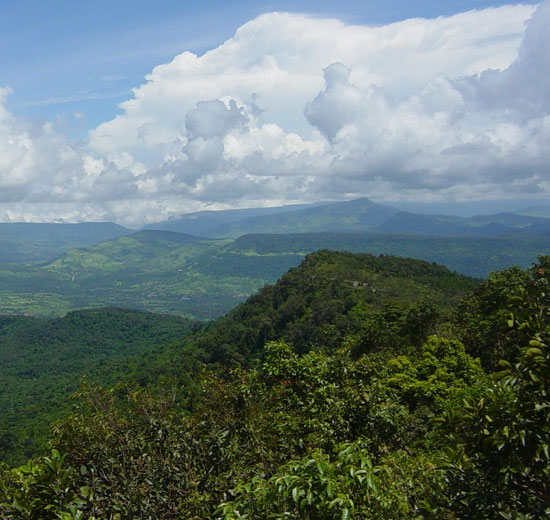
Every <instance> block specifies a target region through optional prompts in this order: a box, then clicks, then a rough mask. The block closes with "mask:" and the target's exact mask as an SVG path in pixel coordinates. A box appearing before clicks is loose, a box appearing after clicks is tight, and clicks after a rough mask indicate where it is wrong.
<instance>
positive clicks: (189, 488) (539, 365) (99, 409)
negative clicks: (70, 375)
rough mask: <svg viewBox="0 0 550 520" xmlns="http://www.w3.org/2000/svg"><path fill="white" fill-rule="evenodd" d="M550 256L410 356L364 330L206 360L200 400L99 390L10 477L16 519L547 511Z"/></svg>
mask: <svg viewBox="0 0 550 520" xmlns="http://www.w3.org/2000/svg"><path fill="white" fill-rule="evenodd" d="M549 267H550V259H548V258H542V259H541V261H540V263H539V264H538V265H536V266H534V267H533V268H532V269H531V270H529V271H528V272H526V273H523V274H521V276H518V273H517V272H516V271H505V272H502V273H500V274H498V275H495V276H493V277H492V278H491V279H489V280H488V281H487V282H486V284H485V285H484V286H482V287H481V288H480V289H479V290H477V291H476V293H475V294H474V295H472V296H470V299H468V300H465V304H464V305H466V307H464V308H467V309H468V310H469V313H468V314H467V315H466V316H465V317H464V316H463V317H461V318H460V319H458V320H457V321H456V322H455V323H450V324H449V325H448V327H447V328H446V329H445V328H441V329H440V334H439V335H437V336H431V337H429V338H428V339H427V340H426V341H423V342H421V343H419V344H414V343H410V344H406V343H404V344H403V346H402V349H400V350H401V351H399V350H396V349H395V345H391V347H390V348H385V347H384V346H382V347H380V346H375V347H373V348H372V349H371V350H368V349H365V348H363V349H358V348H357V344H358V342H359V343H360V342H361V337H360V334H359V335H358V334H357V333H356V332H353V334H350V335H348V336H346V337H343V339H342V341H341V345H340V346H339V347H333V348H330V349H324V350H323V349H317V350H315V349H314V350H310V351H309V352H306V353H303V354H300V353H298V352H296V350H295V349H294V348H293V346H292V345H291V344H289V343H285V342H283V341H279V342H274V343H270V344H268V345H267V346H266V347H265V352H264V356H263V359H262V360H261V362H258V363H257V364H256V366H255V367H253V368H249V369H245V368H239V367H234V368H232V369H227V368H223V367H220V368H219V369H218V370H213V369H205V370H204V371H203V372H202V375H201V382H200V386H199V389H198V391H196V393H194V394H193V395H192V396H190V397H192V399H191V401H192V402H193V406H192V407H191V409H189V411H188V412H187V413H182V412H181V411H179V410H178V408H177V407H176V406H175V403H174V395H175V393H174V392H172V390H171V389H170V388H167V389H165V391H164V392H162V393H159V392H157V393H156V394H155V395H152V394H151V393H149V392H147V391H145V390H142V389H141V390H135V389H134V390H132V389H128V388H123V387H119V388H114V389H112V390H102V389H100V388H83V389H82V391H81V393H80V395H79V396H77V400H76V404H75V411H74V413H73V414H72V415H71V416H70V417H69V418H68V419H67V420H66V421H65V422H63V423H61V424H59V425H58V426H57V428H56V429H55V432H54V437H53V440H52V447H54V451H52V453H51V455H50V456H48V457H43V458H41V459H38V460H35V461H32V462H29V463H28V464H27V465H25V466H22V467H20V468H17V469H13V470H7V471H6V472H5V473H4V478H3V481H2V488H1V492H0V494H1V497H2V498H1V502H3V503H2V505H1V506H0V511H1V513H2V518H20V519H34V518H41V519H42V518H45V519H49V518H52V519H63V520H69V519H86V520H91V519H93V518H96V519H116V518H118V519H121V520H122V519H131V518H140V519H169V518H181V519H183V518H185V519H214V518H216V519H223V520H235V519H238V518H248V519H281V520H282V519H286V518H297V519H304V520H305V519H307V520H320V519H323V520H324V519H329V520H330V519H338V520H340V519H357V520H359V519H365V518H369V519H380V520H382V519H420V518H422V519H440V520H453V519H462V518H464V519H466V518H480V519H502V518H505V519H516V520H520V519H521V520H524V519H539V518H546V517H548V515H550V488H549V485H548V482H550V457H549V446H550V426H549V425H550V420H549V419H550V399H549V389H548V385H549V383H550V377H549V374H550V346H549V342H550V320H549V317H550V316H549V296H550V292H549V279H550V269H549ZM496 286H499V287H501V290H500V292H499V291H496V290H495V287H496ZM483 313H485V314H483ZM501 319H505V320H506V321H505V323H504V324H501V323H500V320H501ZM480 323H483V324H484V326H485V328H481V331H485V332H486V333H489V331H490V334H493V335H494V336H487V337H486V344H487V348H488V351H487V352H481V354H482V355H481V356H480V357H481V358H482V359H481V361H483V366H485V370H484V369H483V368H482V364H481V363H480V360H479V359H477V358H476V357H473V356H472V355H471V353H474V354H476V355H479V354H480V352H479V348H480V345H481V344H482V343H480V340H481V339H482V338H481V336H480V335H479V334H477V335H475V334H473V330H474V329H475V327H476V324H480ZM497 325H498V326H497ZM445 331H446V332H445ZM478 332H479V330H478ZM450 336H452V337H450ZM456 336H459V337H461V338H462V339H463V342H460V341H458V340H457V339H456ZM497 347H498V349H500V350H498V351H499V352H503V353H505V356H506V358H507V359H505V360H503V361H502V362H501V363H500V364H496V363H495V364H494V366H495V370H491V366H492V365H491V364H492V363H493V357H494V355H495V352H496V350H495V349H496V348H497ZM176 391H177V389H176ZM60 453H62V454H63V455H60Z"/></svg>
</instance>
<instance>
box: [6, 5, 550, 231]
mask: <svg viewBox="0 0 550 520" xmlns="http://www.w3.org/2000/svg"><path fill="white" fill-rule="evenodd" d="M526 21H527V24H525V22H526ZM549 24H550V0H546V1H545V2H544V3H542V4H540V5H539V6H538V7H537V8H536V9H535V8H534V7H533V6H529V5H514V6H504V7H499V8H493V9H486V10H483V11H471V12H467V13H462V14H458V15H455V16H451V17H440V18H437V19H433V20H425V19H413V20H406V21H403V22H399V23H394V24H390V25H387V26H382V27H366V26H350V25H346V24H344V23H343V22H341V21H338V20H334V19H319V18H314V17H308V16H305V15H292V14H285V13H270V14H265V15H262V16H260V17H258V18H257V19H255V20H252V21H251V22H249V23H247V24H245V25H244V26H242V27H241V28H239V29H238V31H237V32H236V33H235V35H234V37H232V38H231V39H229V40H228V41H226V42H225V43H223V44H222V45H220V46H219V47H218V48H216V49H213V50H211V51H209V52H207V53H205V54H204V55H202V56H196V55H194V54H192V53H189V52H185V53H183V54H180V55H178V56H176V57H175V58H174V60H173V61H172V62H170V63H167V64H164V65H159V66H158V67H156V68H155V69H154V70H153V71H152V73H151V74H150V75H149V76H147V78H146V79H147V82H146V83H145V84H143V85H141V86H139V87H137V88H136V89H134V96H133V98H132V99H130V100H128V101H126V102H124V103H122V105H121V108H122V113H121V114H120V115H118V116H117V117H115V118H114V119H113V120H111V121H108V122H106V123H103V124H101V125H99V126H98V127H97V128H96V129H94V130H93V131H92V132H91V133H90V142H89V143H88V144H87V145H83V144H78V145H77V144H74V143H70V142H68V141H67V140H66V139H64V138H63V137H62V136H60V135H58V134H56V133H55V132H54V131H53V129H52V126H51V125H32V124H31V123H29V122H27V121H23V120H21V119H18V118H16V117H14V116H13V115H12V114H10V113H9V112H8V111H7V110H6V109H5V108H3V107H4V104H3V103H0V216H1V215H4V219H6V218H9V219H11V220H13V219H16V218H24V219H26V218H29V217H28V216H29V215H31V214H32V212H33V211H35V214H36V213H37V212H39V211H40V212H41V214H43V215H53V214H54V213H55V212H54V211H53V208H55V207H56V205H57V207H58V208H59V215H61V216H60V217H59V218H66V219H70V220H84V219H90V218H93V219H99V220H104V219H112V220H117V221H119V222H123V223H126V224H130V225H131V224H139V223H143V222H146V221H153V220H160V219H163V218H167V217H168V216H170V215H174V214H177V213H180V212H183V211H194V210H197V209H201V208H205V207H209V208H224V207H239V206H240V207H246V206H252V205H263V204H271V203H273V204H278V203H281V202H298V201H313V200H318V199H343V198H351V197H355V196H368V197H372V198H374V199H375V200H376V199H379V200H399V199H403V200H405V199H409V200H427V199H430V200H433V199H438V198H439V199H441V200H445V199H468V198H470V199H471V198H478V199H481V198H484V197H491V198H496V197H503V198H506V197H509V196H512V195H513V196H514V197H517V196H518V195H519V194H525V195H529V196H542V195H548V193H549V190H550V182H549V180H548V179H549V177H550V175H549V172H548V166H547V165H548V164H549V159H550V95H549V94H550V83H549V82H550V55H549V54H548V48H549V44H550V41H549V40H550V27H549ZM6 95H7V91H6V90H4V91H2V96H6ZM32 208H35V209H34V210H33V209H32ZM25 212H27V213H25Z"/></svg>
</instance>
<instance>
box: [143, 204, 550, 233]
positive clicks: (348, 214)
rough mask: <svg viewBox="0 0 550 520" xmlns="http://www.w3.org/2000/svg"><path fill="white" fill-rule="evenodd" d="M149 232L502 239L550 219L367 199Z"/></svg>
mask: <svg viewBox="0 0 550 520" xmlns="http://www.w3.org/2000/svg"><path fill="white" fill-rule="evenodd" d="M144 229H157V230H167V231H177V232H180V233H189V234H191V235H200V236H206V237H237V236H240V235H244V234H247V233H309V232H324V231H333V232H341V233H346V232H357V231H369V232H380V233H399V234H401V233H406V234H414V235H443V236H501V235H516V234H526V233H527V234H547V233H550V220H548V219H545V218H543V217H539V216H531V215H519V214H516V213H511V212H503V213H497V214H494V215H480V216H475V217H459V216H453V215H423V214H418V213H413V212H408V211H401V210H399V209H397V208H394V207H392V206H386V205H382V204H377V203H375V202H373V201H371V200H369V199H367V198H361V199H356V200H351V201H344V202H333V203H320V204H315V205H310V206H284V207H279V208H263V209H262V208H253V209H244V210H228V211H201V212H198V213H189V214H186V215H182V217H181V218H179V219H172V220H169V221H166V222H159V223H158V224H152V225H149V226H146V227H145V228H144Z"/></svg>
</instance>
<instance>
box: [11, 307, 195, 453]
mask: <svg viewBox="0 0 550 520" xmlns="http://www.w3.org/2000/svg"><path fill="white" fill-rule="evenodd" d="M194 328H195V327H194V326H193V325H192V324H191V323H190V322H189V321H187V320H184V319H182V318H178V317H175V316H158V315H152V314H148V313H144V312H137V311H129V310H122V309H97V310H87V311H74V312H71V313H69V314H67V316H65V317H64V318H58V319H54V320H45V319H39V318H31V317H11V316H0V410H1V413H0V459H1V460H9V461H13V460H21V459H22V458H28V457H29V456H30V455H32V454H34V453H36V451H37V449H39V448H43V446H44V443H45V437H46V435H47V432H48V430H49V424H50V422H51V421H52V419H54V418H59V417H62V416H63V415H65V414H66V412H67V410H68V409H69V401H68V396H69V395H70V394H71V393H73V392H75V391H76V389H77V388H78V384H79V381H80V379H81V377H83V376H84V375H86V376H87V377H88V380H89V381H90V382H94V383H102V384H107V385H112V384H114V383H116V382H117V381H119V380H124V379H125V378H126V377H127V376H128V374H130V373H131V374H132V377H133V378H134V379H139V380H141V379H145V380H146V379H148V377H149V376H148V375H147V371H148V370H149V368H147V367H146V365H147V363H148V362H147V359H148V357H149V358H150V357H151V356H154V357H156V358H158V357H162V353H163V352H168V351H169V349H170V347H171V346H176V345H181V342H182V341H183V339H184V338H185V337H186V336H187V335H189V334H190V333H191V332H192V331H193V330H194Z"/></svg>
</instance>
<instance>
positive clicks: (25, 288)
mask: <svg viewBox="0 0 550 520" xmlns="http://www.w3.org/2000/svg"><path fill="white" fill-rule="evenodd" d="M318 249H331V250H340V251H352V252H362V253H373V254H376V255H379V254H385V255H399V256H407V257H413V258H420V259H424V260H428V261H430V262H438V263H440V264H443V265H446V266H447V267H449V268H450V269H453V270H456V271H458V272H461V273H463V274H468V275H470V276H476V277H484V276H487V275H488V274H489V272H490V271H492V270H495V269H500V268H502V267H508V266H510V265H519V266H521V267H527V266H528V265H530V264H531V263H532V262H533V261H535V259H536V258H537V256H538V255H539V254H543V253H545V252H548V251H550V236H548V237H544V236H539V237H528V236H526V237H493V238H481V237H477V238H471V237H430V236H411V235H383V234H378V233H305V234H288V235H245V236H242V237H240V238H238V239H235V240H232V239H226V240H215V239H204V238H198V237H193V236H190V235H185V234H182V233H175V232H169V231H140V232H138V233H135V234H132V235H130V236H124V237H120V238H117V239H115V240H110V241H107V242H103V243H101V244H98V245H95V246H92V247H88V248H81V249H75V250H71V251H68V252H66V253H65V254H64V255H63V256H62V257H60V258H59V259H57V260H55V261H53V262H49V263H44V264H40V265H36V264H34V265H29V264H26V265H24V264H17V265H1V264H0V296H1V300H0V312H1V313H8V314H24V313H28V314H31V315H36V316H50V317H51V316H62V315H64V314H65V313H67V312H68V311H70V310H74V309H80V308H89V307H104V306H119V307H129V308H135V309H141V310H146V311H150V312H168V313H173V314H179V315H184V316H189V317H194V318H200V319H205V318H206V319H210V318H216V317H218V316H221V315H222V314H224V313H225V312H228V311H229V310H230V309H232V308H233V307H234V306H235V305H236V304H237V303H239V302H242V301H243V300H245V299H246V297H247V296H248V295H250V294H252V293H253V292H254V291H256V290H258V289H259V288H261V287H263V286H264V285H265V284H266V283H273V282H275V281H276V280H277V279H278V278H279V277H280V276H281V275H282V274H283V273H284V272H286V271H287V270H288V269H289V268H291V267H294V266H296V265H298V264H299V263H300V262H301V261H302V259H303V258H304V256H305V255H306V254H307V253H310V252H312V251H316V250H318Z"/></svg>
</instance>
